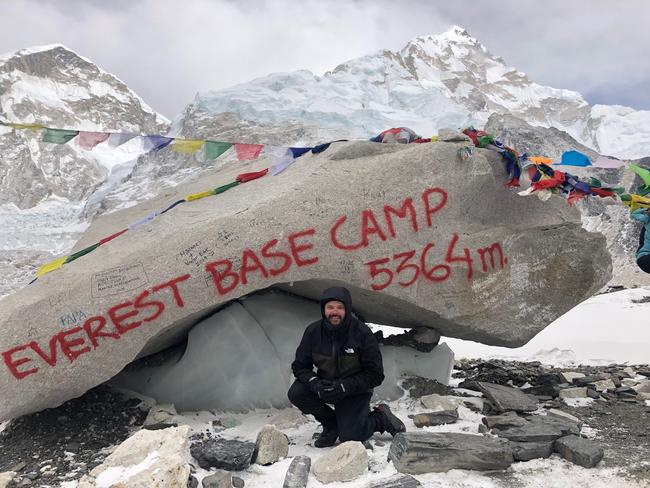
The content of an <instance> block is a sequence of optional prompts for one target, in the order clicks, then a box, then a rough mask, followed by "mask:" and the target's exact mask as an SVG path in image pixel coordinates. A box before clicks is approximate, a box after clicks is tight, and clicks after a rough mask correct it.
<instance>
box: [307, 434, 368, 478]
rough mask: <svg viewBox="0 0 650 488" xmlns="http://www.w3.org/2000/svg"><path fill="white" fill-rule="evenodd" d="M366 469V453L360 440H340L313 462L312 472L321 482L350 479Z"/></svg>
mask: <svg viewBox="0 0 650 488" xmlns="http://www.w3.org/2000/svg"><path fill="white" fill-rule="evenodd" d="M367 470H368V453H367V452H366V448H365V447H364V446H363V444H362V443H361V442H357V441H347V442H342V443H341V444H339V445H338V446H336V447H335V448H333V449H332V450H331V451H330V452H328V453H327V454H324V455H322V456H321V457H319V458H318V459H317V460H316V462H314V464H313V472H314V475H315V476H316V478H317V479H318V481H320V482H321V483H325V484H327V483H332V482H334V481H350V480H353V479H355V478H358V477H359V476H361V475H362V474H363V473H365V472H366V471H367Z"/></svg>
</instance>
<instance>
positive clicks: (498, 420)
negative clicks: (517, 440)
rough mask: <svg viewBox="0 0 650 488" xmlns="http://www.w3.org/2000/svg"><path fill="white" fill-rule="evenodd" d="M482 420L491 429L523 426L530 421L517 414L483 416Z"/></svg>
mask: <svg viewBox="0 0 650 488" xmlns="http://www.w3.org/2000/svg"><path fill="white" fill-rule="evenodd" d="M482 422H483V423H484V424H485V425H487V426H488V427H489V428H490V429H508V428H510V427H522V426H524V425H526V423H527V422H528V421H527V420H526V419H523V418H521V417H517V416H515V415H488V416H486V417H483V419H482Z"/></svg>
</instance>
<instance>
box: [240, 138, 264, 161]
mask: <svg viewBox="0 0 650 488" xmlns="http://www.w3.org/2000/svg"><path fill="white" fill-rule="evenodd" d="M262 149H264V146H263V145H262V144H240V143H239V142H236V143H235V151H237V159H239V160H240V161H255V160H256V159H257V158H258V157H259V155H260V153H261V152H262Z"/></svg>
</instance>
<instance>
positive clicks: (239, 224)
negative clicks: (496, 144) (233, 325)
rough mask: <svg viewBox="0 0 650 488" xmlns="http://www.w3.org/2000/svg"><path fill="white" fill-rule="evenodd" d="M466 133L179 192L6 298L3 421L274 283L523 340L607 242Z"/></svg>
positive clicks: (215, 178) (220, 178)
mask: <svg viewBox="0 0 650 488" xmlns="http://www.w3.org/2000/svg"><path fill="white" fill-rule="evenodd" d="M464 144H465V143H462V142H460V143H435V144H417V145H416V144H413V145H383V144H375V143H370V142H352V143H341V144H334V145H332V147H330V149H328V150H327V151H326V152H325V153H322V154H319V155H312V154H307V155H305V156H302V157H301V158H300V159H299V160H298V161H297V162H296V163H295V164H294V165H293V166H292V167H290V168H289V169H287V170H286V171H284V172H283V173H281V174H280V175H279V176H275V177H272V176H267V177H264V178H261V179H258V180H254V181H252V182H249V183H246V184H243V185H241V186H238V187H235V188H233V189H231V190H229V191H227V192H225V193H223V194H220V195H218V196H214V197H209V198H204V199H201V200H197V201H192V202H189V203H185V204H183V205H179V206H177V207H176V208H174V209H172V210H170V211H169V212H166V213H165V214H163V215H160V216H158V217H157V218H155V219H153V220H152V221H150V222H148V223H145V224H143V225H139V226H137V227H135V228H133V229H131V230H129V231H128V232H126V233H125V234H123V235H121V236H119V237H117V238H115V239H113V240H112V241H110V242H108V243H106V244H104V245H101V246H99V247H98V248H97V249H96V250H95V251H93V252H92V253H89V254H87V255H84V256H82V257H80V258H79V259H77V260H75V261H73V262H71V263H69V264H66V265H65V266H63V267H62V268H61V269H59V270H56V271H54V272H52V273H50V274H47V275H44V276H42V277H41V278H40V279H39V280H38V281H36V282H35V283H34V284H32V285H31V286H29V287H27V288H26V289H23V290H20V291H19V292H17V293H15V294H14V295H10V296H9V297H6V298H5V299H3V300H2V301H0V327H1V328H2V330H3V334H2V336H1V337H0V353H2V356H3V360H4V361H3V362H4V364H3V365H2V366H3V367H2V369H1V370H0V371H1V372H0V394H1V395H2V398H4V399H7V400H6V401H3V403H2V406H1V407H0V419H4V418H10V417H14V416H16V415H20V414H23V413H27V412H30V411H35V410H39V409H42V408H44V407H48V406H54V405H57V404H59V403H61V402H63V401H65V400H67V399H69V398H72V397H75V396H78V395H80V394H82V393H83V392H84V391H86V390H87V389H89V388H90V387H92V386H94V385H97V384H99V383H101V382H104V381H106V380H107V379H109V378H111V377H112V376H114V375H115V374H116V373H118V372H119V371H120V370H121V369H122V368H123V367H124V366H125V365H127V364H128V363H130V362H131V361H133V360H134V359H135V358H137V357H138V356H143V355H146V354H149V353H152V352H155V351H159V350H161V349H163V348H165V347H167V346H169V345H171V344H174V343H176V342H178V341H179V340H180V339H182V338H183V337H184V336H185V335H186V333H187V330H188V329H189V328H191V327H192V326H193V325H194V324H195V323H196V322H197V321H198V320H199V319H200V318H202V317H205V316H207V315H209V314H210V313H212V312H214V311H215V310H216V309H218V308H219V307H221V306H222V305H224V304H225V303H227V302H228V301H230V300H233V299H236V298H238V297H241V296H244V295H247V294H250V293H252V292H254V291H256V290H259V289H262V288H267V287H272V286H273V287H281V288H285V289H286V290H289V291H290V292H291V293H293V294H296V295H300V296H303V297H306V298H310V299H317V298H318V297H319V296H320V293H321V292H322V290H323V288H324V287H326V286H329V285H332V284H343V285H346V286H348V287H349V289H350V290H351V293H352V298H353V303H354V306H355V308H356V309H357V310H358V311H359V312H360V313H361V314H363V316H364V317H365V318H366V319H367V320H369V321H371V322H378V323H383V324H388V325H397V326H401V327H409V328H410V327H429V328H433V329H436V330H437V331H438V332H440V333H441V334H443V335H446V336H453V337H459V338H463V339H471V340H474V341H479V342H483V343H487V344H494V345H505V346H513V347H514V346H519V345H522V344H524V343H526V342H527V341H528V340H529V339H530V338H532V337H533V336H534V335H535V334H537V333H538V332H539V331H541V330H542V329H543V328H544V327H545V326H547V325H548V324H549V323H550V322H551V321H553V320H554V319H556V318H557V317H559V316H560V315H562V314H563V313H565V312H566V311H568V310H569V309H571V308H572V307H574V306H575V305H576V304H577V303H579V302H580V301H582V300H584V299H585V298H587V297H589V296H590V295H591V294H593V292H595V291H596V290H598V289H599V288H600V287H601V286H602V285H603V284H604V283H606V282H607V280H608V279H609V276H610V273H611V263H610V258H609V255H608V254H607V251H606V248H605V241H604V238H603V237H602V236H601V235H599V234H595V233H589V232H586V231H585V230H584V229H583V228H582V226H581V224H580V218H579V213H578V212H577V211H576V210H574V209H572V208H570V207H569V206H567V205H566V202H565V201H563V200H562V199H560V198H555V199H551V200H550V201H548V202H541V201H539V200H538V199H536V198H521V197H519V196H517V195H516V194H515V193H514V192H511V191H509V190H507V189H506V188H504V186H503V183H504V181H505V174H504V164H503V162H502V161H501V159H500V156H498V155H496V154H495V153H493V152H492V151H475V154H474V157H473V159H472V160H471V161H462V160H461V159H460V157H459V156H458V150H459V148H460V147H463V145H464ZM268 165H269V163H268V161H265V160H260V161H257V162H255V163H250V162H240V163H237V164H232V165H228V166H226V167H222V168H221V169H216V170H214V171H213V172H206V175H205V177H204V178H203V179H202V180H201V181H196V182H192V183H188V184H185V185H179V186H178V187H176V188H174V189H167V190H165V191H164V192H163V194H162V195H160V196H158V197H156V198H152V199H151V200H149V201H146V202H144V203H141V204H139V205H135V206H133V207H131V208H128V209H126V210H123V211H120V212H116V213H113V214H109V215H107V216H104V217H102V218H99V219H97V220H96V221H95V222H94V224H93V225H92V226H91V227H90V228H89V229H88V230H87V232H86V233H85V234H84V236H83V237H82V239H81V241H80V242H79V243H78V245H77V249H82V248H85V247H87V246H89V245H92V244H95V243H97V242H99V241H100V240H101V239H102V238H104V237H107V236H110V235H112V234H113V233H116V232H119V231H121V230H123V229H124V228H127V227H128V226H129V224H132V223H133V222H136V221H139V220H141V219H143V218H145V217H146V216H147V215H149V214H151V213H152V212H154V211H158V210H161V209H164V208H166V207H167V206H169V204H170V203H172V202H174V201H177V200H180V199H182V198H183V197H185V196H186V195H188V194H192V193H195V192H199V191H203V190H205V189H208V188H215V187H217V186H220V185H224V184H226V183H229V182H232V181H233V180H234V179H235V176H236V175H237V174H240V173H243V172H250V171H254V170H259V169H261V168H264V167H267V166H268ZM559 243H560V244H559Z"/></svg>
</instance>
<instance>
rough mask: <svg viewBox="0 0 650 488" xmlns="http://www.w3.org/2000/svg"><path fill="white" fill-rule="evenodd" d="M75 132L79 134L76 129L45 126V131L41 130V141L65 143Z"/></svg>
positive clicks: (74, 135) (75, 134) (73, 136)
mask: <svg viewBox="0 0 650 488" xmlns="http://www.w3.org/2000/svg"><path fill="white" fill-rule="evenodd" d="M77 134H79V131H77V130H66V129H49V128H45V131H44V132H43V142H51V143H53V144H65V143H67V142H68V141H70V139H74V138H75V137H76V136H77Z"/></svg>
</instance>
